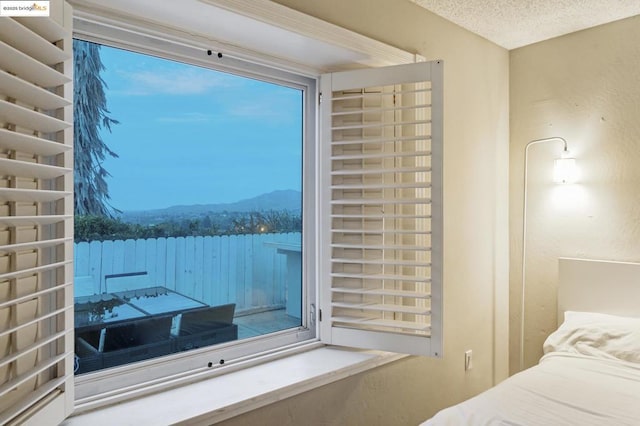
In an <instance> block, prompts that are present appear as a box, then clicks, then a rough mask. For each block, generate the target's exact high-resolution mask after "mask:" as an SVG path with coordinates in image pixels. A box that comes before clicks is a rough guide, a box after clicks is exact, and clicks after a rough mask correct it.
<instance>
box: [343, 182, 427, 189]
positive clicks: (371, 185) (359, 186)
mask: <svg viewBox="0 0 640 426" xmlns="http://www.w3.org/2000/svg"><path fill="white" fill-rule="evenodd" d="M411 188H431V184H430V183H424V182H414V183H395V184H394V183H387V184H377V183H369V184H363V183H359V184H358V183H356V184H348V185H331V189H411Z"/></svg>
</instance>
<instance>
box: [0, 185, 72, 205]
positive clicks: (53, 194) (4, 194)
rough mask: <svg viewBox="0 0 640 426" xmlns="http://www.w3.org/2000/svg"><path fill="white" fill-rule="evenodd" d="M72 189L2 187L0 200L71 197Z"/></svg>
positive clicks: (22, 200)
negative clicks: (52, 189)
mask: <svg viewBox="0 0 640 426" xmlns="http://www.w3.org/2000/svg"><path fill="white" fill-rule="evenodd" d="M70 196H71V191H51V190H43V189H40V190H38V189H17V188H0V201H19V202H36V203H43V202H50V201H57V200H61V199H63V198H65V197H70Z"/></svg>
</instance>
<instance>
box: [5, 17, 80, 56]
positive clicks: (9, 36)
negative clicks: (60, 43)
mask: <svg viewBox="0 0 640 426" xmlns="http://www.w3.org/2000/svg"><path fill="white" fill-rule="evenodd" d="M0 38H2V40H4V41H5V42H6V43H7V44H9V45H10V46H12V47H14V48H16V49H17V50H19V51H21V52H24V53H26V54H27V55H29V56H31V57H32V58H34V59H37V60H38V61H40V62H42V63H43V64H46V65H55V64H57V63H59V62H64V61H66V60H67V59H71V55H70V53H69V52H65V51H64V50H60V49H59V48H58V47H57V46H56V45H54V44H52V43H51V42H49V41H47V40H45V39H44V38H42V37H41V36H40V35H39V34H37V33H34V32H33V31H31V30H30V29H29V28H27V27H25V26H24V25H22V24H21V23H19V22H18V21H16V20H15V19H3V20H2V25H0Z"/></svg>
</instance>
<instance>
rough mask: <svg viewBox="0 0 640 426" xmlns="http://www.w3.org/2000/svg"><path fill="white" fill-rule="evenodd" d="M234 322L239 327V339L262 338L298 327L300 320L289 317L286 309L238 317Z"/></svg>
mask: <svg viewBox="0 0 640 426" xmlns="http://www.w3.org/2000/svg"><path fill="white" fill-rule="evenodd" d="M233 322H234V323H235V324H237V325H238V339H246V338H248V337H255V336H260V335H263V334H268V333H273V332H275V331H280V330H286V329H288V328H293V327H298V326H299V325H300V322H301V321H300V319H299V318H295V317H292V316H290V315H287V312H286V311H285V310H284V309H276V310H272V311H266V312H259V313H256V314H248V315H243V316H237V317H235V318H234V319H233Z"/></svg>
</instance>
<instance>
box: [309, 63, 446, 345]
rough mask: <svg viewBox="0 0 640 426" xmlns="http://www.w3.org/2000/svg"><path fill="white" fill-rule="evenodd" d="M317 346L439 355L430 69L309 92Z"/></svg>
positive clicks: (438, 192)
mask: <svg viewBox="0 0 640 426" xmlns="http://www.w3.org/2000/svg"><path fill="white" fill-rule="evenodd" d="M321 87H322V89H321V91H322V102H321V122H322V124H321V129H322V136H321V143H322V145H321V158H322V161H323V164H322V165H321V172H320V173H321V176H320V182H321V195H320V199H321V206H322V209H323V211H322V215H321V216H322V222H321V224H320V226H321V233H322V235H323V238H322V241H321V247H320V252H321V255H320V259H321V262H322V264H321V271H322V272H321V284H320V289H321V301H320V306H321V316H322V317H321V323H320V327H321V336H322V340H323V341H325V342H327V343H331V344H334V345H344V346H351V347H360V348H368V349H379V350H387V351H393V352H399V353H407V354H415V355H429V356H441V355H442V350H441V348H442V62H441V61H432V62H423V63H417V64H409V65H399V66H394V67H387V68H377V69H365V70H356V71H347V72H340V73H333V74H327V75H323V76H322V81H321Z"/></svg>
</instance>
